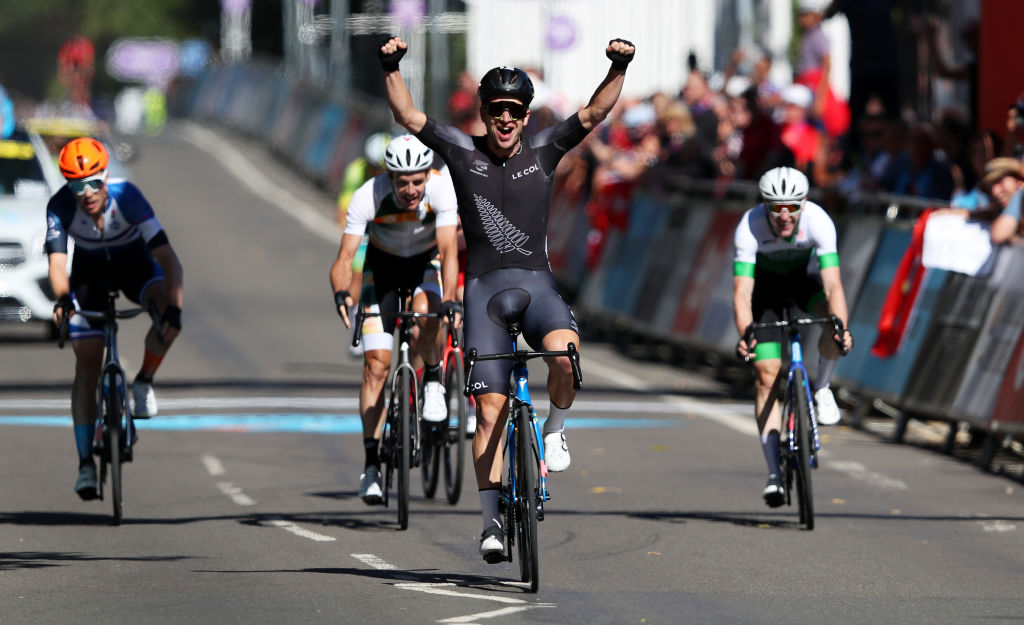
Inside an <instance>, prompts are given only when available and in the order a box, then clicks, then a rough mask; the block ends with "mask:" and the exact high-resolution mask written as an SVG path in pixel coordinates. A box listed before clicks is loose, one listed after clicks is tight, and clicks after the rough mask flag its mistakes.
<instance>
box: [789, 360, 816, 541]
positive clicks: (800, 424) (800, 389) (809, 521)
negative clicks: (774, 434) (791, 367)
mask: <svg viewBox="0 0 1024 625" xmlns="http://www.w3.org/2000/svg"><path fill="white" fill-rule="evenodd" d="M793 394H794V397H793V403H794V405H793V408H794V411H795V417H796V424H795V425H796V427H795V430H796V444H797V450H796V452H797V468H796V488H797V504H798V506H799V510H800V522H801V523H803V524H804V527H806V528H807V529H808V530H813V529H814V493H813V491H812V490H811V463H810V458H811V411H810V407H809V402H808V399H807V395H808V392H807V380H806V379H805V378H804V372H803V371H802V370H801V369H797V370H796V371H795V372H794V373H793Z"/></svg>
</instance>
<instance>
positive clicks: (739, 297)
mask: <svg viewBox="0 0 1024 625" xmlns="http://www.w3.org/2000/svg"><path fill="white" fill-rule="evenodd" d="M753 298H754V279H753V278H751V277H750V276H735V277H734V278H733V279H732V309H733V316H734V318H735V321H736V331H737V332H738V333H739V335H740V342H739V345H738V349H739V350H740V355H741V356H745V355H746V354H744V353H743V351H744V350H746V351H748V352H749V351H750V350H752V349H753V348H754V344H756V343H757V341H752V342H751V344H750V345H747V344H746V338H745V337H744V336H743V334H744V333H745V332H746V331H747V328H748V327H749V326H750V324H752V323H754V309H753V301H754V299H753Z"/></svg>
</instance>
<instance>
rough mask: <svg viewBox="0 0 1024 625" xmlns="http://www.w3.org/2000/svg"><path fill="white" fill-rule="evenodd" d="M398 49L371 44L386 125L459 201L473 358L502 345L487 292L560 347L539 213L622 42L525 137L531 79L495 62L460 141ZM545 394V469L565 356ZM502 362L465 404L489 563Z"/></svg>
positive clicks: (505, 342) (553, 441) (560, 439)
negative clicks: (424, 148)
mask: <svg viewBox="0 0 1024 625" xmlns="http://www.w3.org/2000/svg"><path fill="white" fill-rule="evenodd" d="M407 49H408V45H407V44H406V43H405V42H404V41H402V39H401V38H400V37H389V38H388V39H387V41H385V42H383V43H382V45H381V48H380V49H379V51H378V53H379V57H380V61H381V66H382V68H383V69H384V73H385V77H384V85H385V89H386V91H387V96H388V104H389V105H390V106H391V111H392V113H393V114H394V117H395V121H396V122H398V123H399V124H400V125H402V126H403V127H405V128H406V129H407V130H408V131H409V132H411V133H413V134H415V135H416V136H418V137H419V138H420V139H422V140H423V143H425V144H427V145H428V146H430V147H432V148H433V149H434V150H436V151H437V152H438V154H439V155H440V156H441V158H442V159H443V160H444V161H445V162H446V163H447V164H448V167H449V170H450V171H451V175H452V180H453V182H454V184H455V192H456V195H457V196H458V200H459V212H460V216H461V218H462V227H463V232H464V234H465V237H466V251H467V255H468V258H467V262H466V289H465V295H466V345H467V346H468V347H470V348H476V349H477V350H478V351H479V352H480V353H503V352H506V351H508V347H509V337H508V332H507V330H506V329H505V328H504V327H502V326H501V325H500V324H498V323H496V322H495V321H493V320H492V319H491V318H490V316H489V315H488V314H487V304H488V302H489V301H490V299H491V297H492V296H493V295H495V294H497V293H499V292H501V291H505V290H508V289H522V290H525V291H526V292H527V293H529V295H530V304H529V307H528V308H527V310H526V312H525V314H524V319H523V324H522V329H523V337H524V338H525V339H526V342H527V343H529V344H530V345H531V346H532V347H534V349H543V350H544V351H560V350H564V349H566V346H567V345H568V343H570V342H572V343H575V344H576V345H577V346H578V345H579V344H580V337H579V329H578V328H577V326H576V321H575V319H574V318H573V315H572V312H571V311H570V310H569V307H568V306H567V305H566V304H565V302H564V301H563V300H562V298H561V296H560V295H559V293H558V289H557V288H556V285H555V279H554V276H553V275H552V273H551V268H550V265H549V264H548V257H547V220H548V214H549V212H550V202H551V189H552V184H553V181H554V176H555V168H556V166H557V165H558V162H559V161H560V160H561V158H562V157H563V156H565V154H566V153H567V152H568V151H569V150H571V149H572V148H573V147H575V146H576V145H578V144H579V143H580V142H581V141H582V140H583V138H584V137H585V136H586V135H587V133H589V132H590V131H591V130H593V129H594V128H595V127H596V126H597V125H598V124H600V123H601V122H602V121H603V120H604V119H605V118H606V117H607V116H608V114H609V113H610V112H611V110H612V107H614V106H615V102H616V101H617V100H618V98H619V94H620V93H621V91H622V85H623V83H624V82H625V79H626V66H627V65H628V64H629V62H630V61H631V60H632V59H633V55H634V53H635V48H634V46H633V44H631V43H630V42H628V41H625V40H622V39H615V40H613V41H611V42H609V44H608V46H607V47H606V48H605V54H606V55H607V56H608V58H609V59H610V60H611V61H612V66H611V68H610V69H609V71H608V73H607V75H606V76H605V77H604V80H602V82H601V84H600V85H599V86H598V87H597V90H596V91H595V92H594V95H593V96H592V97H591V99H590V102H589V103H587V105H586V106H584V107H583V108H581V109H580V110H579V111H578V112H577V113H576V114H574V115H571V116H570V117H569V118H568V119H566V120H565V121H563V122H562V123H560V124H557V125H555V126H552V127H550V128H546V129H544V130H542V131H541V132H539V133H537V134H536V135H534V136H532V137H527V136H525V135H523V129H524V128H525V127H526V125H527V124H528V123H529V121H530V110H529V107H530V102H531V101H532V100H533V83H532V81H531V80H530V77H529V76H528V75H527V74H526V72H524V71H523V70H521V69H519V68H515V67H496V68H494V69H491V70H490V71H488V72H487V73H486V74H485V75H484V77H483V79H482V80H481V81H480V86H479V88H478V90H477V92H478V94H479V96H480V118H481V120H482V121H483V123H484V126H485V129H486V133H485V134H484V135H483V136H470V135H467V134H465V133H464V132H462V131H461V130H459V129H457V128H454V127H452V126H446V125H444V124H440V123H438V122H437V121H435V120H434V119H431V118H429V117H427V115H426V114H425V113H423V112H422V111H420V110H418V109H417V108H416V107H415V105H414V104H413V100H412V96H411V94H410V93H409V89H408V88H407V87H406V85H405V82H404V81H403V79H402V75H401V72H399V70H398V64H399V61H400V60H401V58H402V56H403V55H405V53H406V51H407ZM547 364H548V384H547V390H548V395H549V397H550V399H551V404H550V410H549V411H548V418H547V419H546V420H545V422H544V450H545V456H546V461H547V469H548V470H549V471H564V470H565V469H566V468H568V466H569V462H570V456H569V447H568V444H567V443H566V440H565V434H564V431H563V430H564V424H565V417H566V414H567V413H568V411H569V407H570V406H571V405H572V402H573V400H574V399H575V397H576V391H575V389H573V377H572V367H571V365H570V363H569V359H568V358H567V357H561V358H552V359H547ZM511 368H512V363H511V362H508V361H483V362H481V363H478V364H477V365H476V367H475V368H474V369H473V378H472V379H471V380H470V381H469V382H470V384H471V386H472V389H473V394H474V396H475V397H476V402H477V430H476V434H475V436H474V438H473V459H474V465H475V468H476V478H477V486H478V488H479V489H480V504H481V511H482V514H483V527H484V531H483V534H482V535H481V539H480V555H481V556H483V558H484V560H485V561H487V562H489V563H496V562H500V561H501V560H502V559H503V542H504V540H503V537H504V532H503V529H502V527H501V515H500V514H499V513H498V499H499V493H500V489H501V468H502V461H503V458H502V456H503V453H502V451H501V439H502V432H503V430H504V424H505V420H506V419H507V418H508V401H507V399H508V390H509V379H510V377H511V376H510V373H511Z"/></svg>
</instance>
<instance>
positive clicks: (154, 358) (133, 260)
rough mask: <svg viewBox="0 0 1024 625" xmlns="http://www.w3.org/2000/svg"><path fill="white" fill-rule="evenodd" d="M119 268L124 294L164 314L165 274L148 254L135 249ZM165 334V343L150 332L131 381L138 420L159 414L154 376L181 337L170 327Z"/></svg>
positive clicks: (123, 257) (117, 278)
mask: <svg viewBox="0 0 1024 625" xmlns="http://www.w3.org/2000/svg"><path fill="white" fill-rule="evenodd" d="M116 267H117V268H116V270H115V272H116V273H115V279H116V280H117V284H118V287H119V288H120V289H121V291H122V292H124V294H125V295H127V296H128V298H129V299H130V300H132V301H133V302H135V303H137V304H139V305H141V306H148V305H149V302H150V300H153V301H155V302H156V305H157V308H158V309H159V310H160V312H161V314H162V313H163V311H164V309H165V308H166V307H167V303H168V299H167V289H166V286H165V283H164V273H163V270H162V269H161V268H160V265H159V264H157V262H156V261H155V260H153V256H152V255H151V254H150V253H149V251H148V250H147V249H145V248H144V247H141V246H139V247H137V248H134V249H133V250H132V251H130V252H128V253H126V254H125V255H123V256H122V257H120V258H119V259H118V263H117V265H116ZM162 331H163V335H164V336H163V339H164V340H163V342H161V341H160V339H159V338H158V336H157V331H156V329H155V328H153V327H150V328H149V332H147V333H146V340H145V347H144V349H143V354H142V364H141V365H140V367H139V371H138V373H137V374H136V375H135V378H134V380H133V381H132V396H133V397H132V398H133V399H134V409H133V414H134V415H135V416H137V417H152V416H155V415H156V414H157V404H156V395H155V393H154V392H153V386H152V384H153V376H154V375H156V371H157V369H158V368H159V367H160V363H162V362H163V359H164V356H166V355H167V350H168V349H169V348H170V346H171V343H173V342H174V339H175V337H177V335H178V330H177V329H176V328H172V327H170V326H167V327H166V329H164V330H162Z"/></svg>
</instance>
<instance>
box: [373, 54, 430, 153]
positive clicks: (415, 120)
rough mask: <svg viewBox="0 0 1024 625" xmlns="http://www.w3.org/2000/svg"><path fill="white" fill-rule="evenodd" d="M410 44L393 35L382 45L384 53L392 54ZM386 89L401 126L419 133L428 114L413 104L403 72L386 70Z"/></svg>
mask: <svg viewBox="0 0 1024 625" xmlns="http://www.w3.org/2000/svg"><path fill="white" fill-rule="evenodd" d="M408 48H409V44H407V43H405V42H404V41H402V38H401V37H392V38H391V39H389V40H388V42H387V43H385V44H384V45H383V46H381V49H380V51H381V53H382V54H391V53H393V52H395V51H396V50H399V49H401V50H406V49H408ZM384 89H385V91H386V92H387V95H388V105H390V106H391V113H392V114H393V115H394V116H395V121H396V122H398V124H399V125H400V126H402V127H403V128H405V129H406V130H408V131H409V132H411V133H412V134H414V135H415V134H419V132H420V131H421V130H423V127H424V126H426V125H427V114H426V113H424V112H423V111H420V110H419V109H417V108H416V105H415V104H413V101H412V94H411V93H409V88H408V87H407V86H406V84H405V81H404V80H402V73H401V72H400V71H398V70H397V69H396V70H394V71H391V72H387V71H386V72H384Z"/></svg>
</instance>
